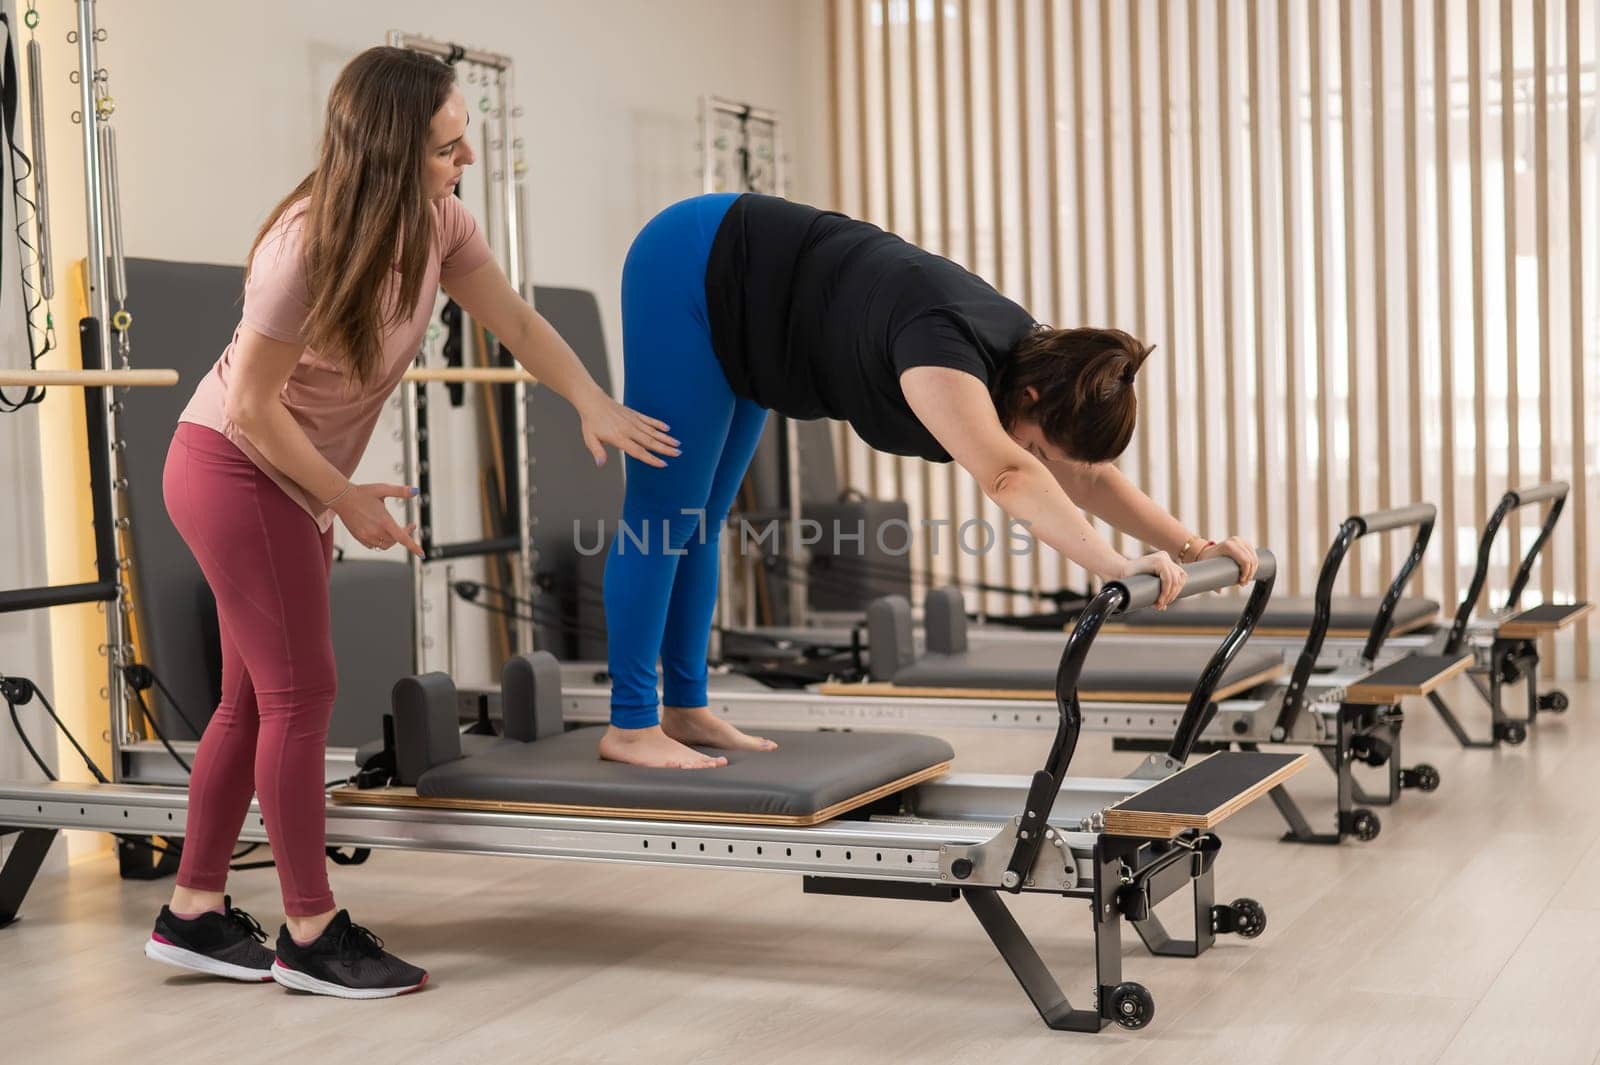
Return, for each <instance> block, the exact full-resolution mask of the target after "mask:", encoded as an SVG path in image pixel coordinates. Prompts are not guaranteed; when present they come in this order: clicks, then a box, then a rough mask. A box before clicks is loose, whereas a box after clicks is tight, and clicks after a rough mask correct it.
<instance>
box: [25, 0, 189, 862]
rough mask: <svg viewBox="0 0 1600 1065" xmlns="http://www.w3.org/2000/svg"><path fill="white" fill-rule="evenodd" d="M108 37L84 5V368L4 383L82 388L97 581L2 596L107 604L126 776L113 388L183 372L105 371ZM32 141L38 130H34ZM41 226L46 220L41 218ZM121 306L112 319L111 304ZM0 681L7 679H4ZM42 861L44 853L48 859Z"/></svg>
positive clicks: (109, 246) (121, 316)
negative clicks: (103, 59)
mask: <svg viewBox="0 0 1600 1065" xmlns="http://www.w3.org/2000/svg"><path fill="white" fill-rule="evenodd" d="M104 38H105V35H104V32H103V31H102V30H101V29H100V28H99V26H98V25H97V23H96V20H95V0H77V29H76V30H75V31H74V33H73V35H71V36H70V37H69V39H71V40H72V41H73V43H75V44H76V45H77V46H78V69H77V71H76V72H75V73H76V82H77V85H78V91H79V111H78V121H79V125H80V128H81V130H82V144H83V164H84V185H83V188H84V206H85V219H86V222H87V237H88V243H87V256H86V261H85V282H86V285H87V290H86V292H85V293H84V296H85V303H86V305H87V311H88V313H87V314H86V316H85V317H83V318H82V319H80V320H79V322H78V341H79V348H80V356H81V363H82V367H83V368H82V369H81V370H54V371H51V370H28V371H21V370H9V371H7V372H6V381H7V383H12V384H25V385H30V386H43V387H58V388H59V387H72V388H82V389H83V404H84V424H85V431H86V436H87V441H88V448H89V482H90V507H91V513H92V516H93V527H94V553H95V579H94V580H92V581H87V582H81V583H76V584H65V585H48V586H43V587H37V588H19V589H12V590H6V591H0V613H12V612H18V611H25V610H44V609H47V608H49V607H56V606H69V605H74V604H80V603H98V604H101V606H102V609H103V610H104V613H105V619H106V642H105V644H104V645H103V646H102V648H101V653H102V654H103V655H104V656H105V659H106V686H105V688H104V689H102V695H103V696H104V697H105V698H106V700H107V702H108V703H109V704H110V717H111V721H110V733H109V734H110V742H111V767H112V768H111V772H112V779H113V780H117V779H121V772H122V752H123V749H124V747H125V746H126V745H127V744H128V743H129V742H130V741H131V739H132V738H133V737H132V733H131V730H130V721H129V715H128V681H127V677H126V674H125V672H124V668H123V667H124V666H125V665H127V664H129V663H131V662H132V661H133V644H132V635H131V633H132V625H131V620H130V618H129V611H130V609H131V602H130V597H129V588H128V582H129V580H130V577H129V571H130V568H131V565H132V563H131V560H130V559H129V558H128V556H127V555H126V554H125V553H124V550H123V548H124V544H123V534H125V533H126V532H127V530H128V528H129V518H128V514H127V507H126V506H125V501H124V499H123V497H122V493H123V491H124V490H125V488H126V485H127V481H126V479H125V478H124V477H123V476H122V473H121V469H120V456H121V452H122V450H123V448H124V446H125V444H124V441H123V438H122V435H121V430H120V428H119V427H118V420H119V419H118V415H119V414H120V413H121V412H122V409H123V408H122V401H121V400H120V399H118V398H117V396H116V394H115V392H114V391H109V390H114V389H116V388H130V387H158V388H159V387H167V386H171V385H173V384H176V383H177V373H176V371H173V370H166V369H144V370H135V369H133V368H132V367H131V366H129V365H128V362H127V358H126V353H125V344H124V345H123V350H124V358H123V365H122V366H121V367H120V368H113V367H111V366H110V365H108V358H109V353H110V352H111V350H112V332H113V330H112V319H113V317H115V318H116V319H117V326H116V333H117V338H118V339H119V340H125V338H126V333H127V326H128V324H129V323H130V322H131V318H130V317H129V316H128V315H127V312H126V311H125V310H122V309H121V306H120V305H121V302H122V299H123V297H124V296H125V294H126V287H127V286H126V282H125V280H124V278H123V271H122V231H121V212H120V209H119V207H118V192H117V180H116V166H115V151H116V149H115V140H114V138H113V137H112V134H111V128H110V125H109V123H108V121H107V120H108V119H109V117H110V115H111V107H110V101H109V98H105V99H102V98H101V96H100V95H98V93H99V90H100V89H101V88H102V87H103V85H104V77H105V72H104V70H103V69H102V68H101V66H100V61H99V55H98V45H99V43H100V42H101V41H102V40H104ZM34 132H35V135H36V136H38V135H39V130H38V129H37V128H36V129H35V131H34ZM40 224H41V226H43V225H46V224H47V220H45V219H41V223H40ZM113 298H115V299H116V302H117V303H118V311H117V312H116V315H115V316H113V314H112V310H111V302H112V299H113ZM3 679H4V677H3V675H0V680H3ZM41 857H42V856H41Z"/></svg>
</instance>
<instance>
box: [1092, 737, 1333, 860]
mask: <svg viewBox="0 0 1600 1065" xmlns="http://www.w3.org/2000/svg"><path fill="white" fill-rule="evenodd" d="M1310 758H1311V756H1310V755H1309V754H1306V753H1301V754H1268V753H1263V752H1261V751H1225V752H1223V753H1221V754H1214V755H1212V756H1211V757H1210V758H1207V759H1206V760H1205V761H1203V762H1197V763H1195V764H1194V765H1191V766H1189V767H1188V768H1186V769H1181V770H1179V771H1178V772H1176V773H1174V774H1173V775H1172V776H1170V777H1168V778H1167V779H1165V780H1163V781H1161V783H1159V784H1156V785H1154V786H1152V787H1149V788H1146V789H1145V790H1144V791H1142V792H1140V793H1139V794H1137V795H1132V796H1129V797H1128V798H1126V799H1124V800H1122V801H1121V802H1119V803H1117V804H1116V805H1115V806H1113V807H1111V808H1110V809H1108V810H1107V811H1106V814H1105V818H1106V822H1105V823H1106V832H1107V833H1108V834H1109V835H1113V836H1141V837H1144V838H1148V839H1171V838H1172V837H1173V836H1176V835H1178V834H1179V833H1180V832H1186V831H1189V830H1191V829H1198V830H1200V831H1209V830H1211V829H1213V828H1216V827H1217V826H1218V825H1220V824H1221V823H1222V822H1224V821H1226V820H1227V819H1228V818H1230V817H1232V816H1233V815H1234V814H1235V813H1238V812H1239V811H1240V810H1242V809H1244V808H1245V807H1246V806H1248V805H1250V804H1251V803H1252V802H1254V801H1255V800H1256V799H1259V798H1260V797H1261V796H1263V795H1265V794H1266V793H1267V792H1268V791H1270V790H1271V789H1272V788H1275V787H1277V786H1278V785H1279V784H1282V783H1283V782H1284V781H1285V780H1288V779H1289V778H1290V777H1292V776H1294V775H1295V774H1296V773H1298V772H1300V770H1302V769H1304V768H1305V767H1306V765H1307V764H1308V763H1309V761H1310Z"/></svg>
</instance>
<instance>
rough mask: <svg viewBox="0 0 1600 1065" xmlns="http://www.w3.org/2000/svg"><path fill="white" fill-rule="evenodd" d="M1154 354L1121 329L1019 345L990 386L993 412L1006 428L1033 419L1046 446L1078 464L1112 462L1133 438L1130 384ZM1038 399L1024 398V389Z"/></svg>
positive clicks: (1068, 333) (1135, 407)
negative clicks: (1048, 441) (1045, 441)
mask: <svg viewBox="0 0 1600 1065" xmlns="http://www.w3.org/2000/svg"><path fill="white" fill-rule="evenodd" d="M1152 350H1154V348H1153V347H1152V346H1149V345H1146V344H1144V343H1143V342H1141V341H1139V340H1136V339H1135V338H1133V337H1132V336H1129V335H1128V334H1127V333H1124V332H1123V331H1122V330H1120V329H1095V328H1081V329H1050V328H1047V327H1044V326H1041V327H1039V328H1038V329H1036V330H1035V331H1034V332H1032V333H1030V334H1029V335H1028V336H1026V337H1024V338H1023V339H1022V342H1021V343H1019V344H1018V345H1017V348H1016V350H1015V351H1014V352H1012V355H1011V358H1010V359H1009V360H1008V361H1007V362H1006V363H1005V365H1004V366H1003V367H1002V368H1001V371H1000V373H999V375H998V377H997V378H996V380H995V383H994V402H995V410H996V411H997V412H998V413H999V415H1000V423H1001V424H1002V425H1004V426H1006V427H1007V428H1010V426H1011V425H1012V423H1014V422H1015V421H1016V420H1017V419H1018V418H1022V417H1026V418H1033V419H1036V420H1037V421H1038V423H1039V428H1040V429H1041V430H1043V431H1044V435H1045V437H1046V439H1048V440H1050V441H1051V442H1052V443H1055V444H1057V445H1058V446H1060V447H1061V448H1062V449H1064V450H1065V451H1066V453H1067V454H1068V455H1069V456H1071V457H1072V458H1074V459H1077V460H1078V461H1079V462H1110V461H1111V460H1112V459H1115V458H1116V457H1117V456H1119V455H1121V454H1122V453H1123V451H1125V450H1126V449H1127V447H1128V441H1129V440H1130V439H1132V438H1133V427H1134V424H1135V423H1136V422H1137V421H1138V418H1139V399H1138V395H1137V393H1136V392H1135V391H1134V387H1133V380H1134V376H1135V375H1136V374H1138V372H1139V367H1140V366H1141V365H1143V363H1144V360H1145V358H1146V356H1148V355H1149V354H1150V352H1151V351H1152ZM1030 388H1032V389H1034V390H1035V391H1036V392H1037V393H1038V397H1039V398H1038V399H1037V400H1033V399H1030V397H1029V396H1028V389H1030Z"/></svg>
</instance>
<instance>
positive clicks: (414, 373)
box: [405, 366, 539, 385]
mask: <svg viewBox="0 0 1600 1065" xmlns="http://www.w3.org/2000/svg"><path fill="white" fill-rule="evenodd" d="M405 380H407V381H438V382H442V383H444V384H451V385H459V384H490V385H514V384H517V383H519V382H520V383H522V384H525V385H536V384H538V383H539V379H538V378H537V377H535V376H533V375H532V374H530V373H528V372H527V371H526V370H524V369H522V368H521V367H518V366H413V367H412V368H411V369H409V370H407V371H406V376H405Z"/></svg>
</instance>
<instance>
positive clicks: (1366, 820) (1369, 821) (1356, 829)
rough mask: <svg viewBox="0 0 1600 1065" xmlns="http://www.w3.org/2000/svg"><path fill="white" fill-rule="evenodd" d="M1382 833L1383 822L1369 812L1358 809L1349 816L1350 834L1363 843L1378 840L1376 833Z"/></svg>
mask: <svg viewBox="0 0 1600 1065" xmlns="http://www.w3.org/2000/svg"><path fill="white" fill-rule="evenodd" d="M1382 831H1383V822H1382V821H1380V820H1378V815H1377V814H1375V813H1373V812H1372V811H1371V810H1367V809H1360V810H1356V811H1355V812H1354V813H1352V814H1351V815H1350V834H1351V835H1353V836H1355V837H1356V839H1359V840H1360V841H1361V842H1363V843H1368V842H1371V841H1372V840H1375V839H1377V838H1378V833H1379V832H1382Z"/></svg>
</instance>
